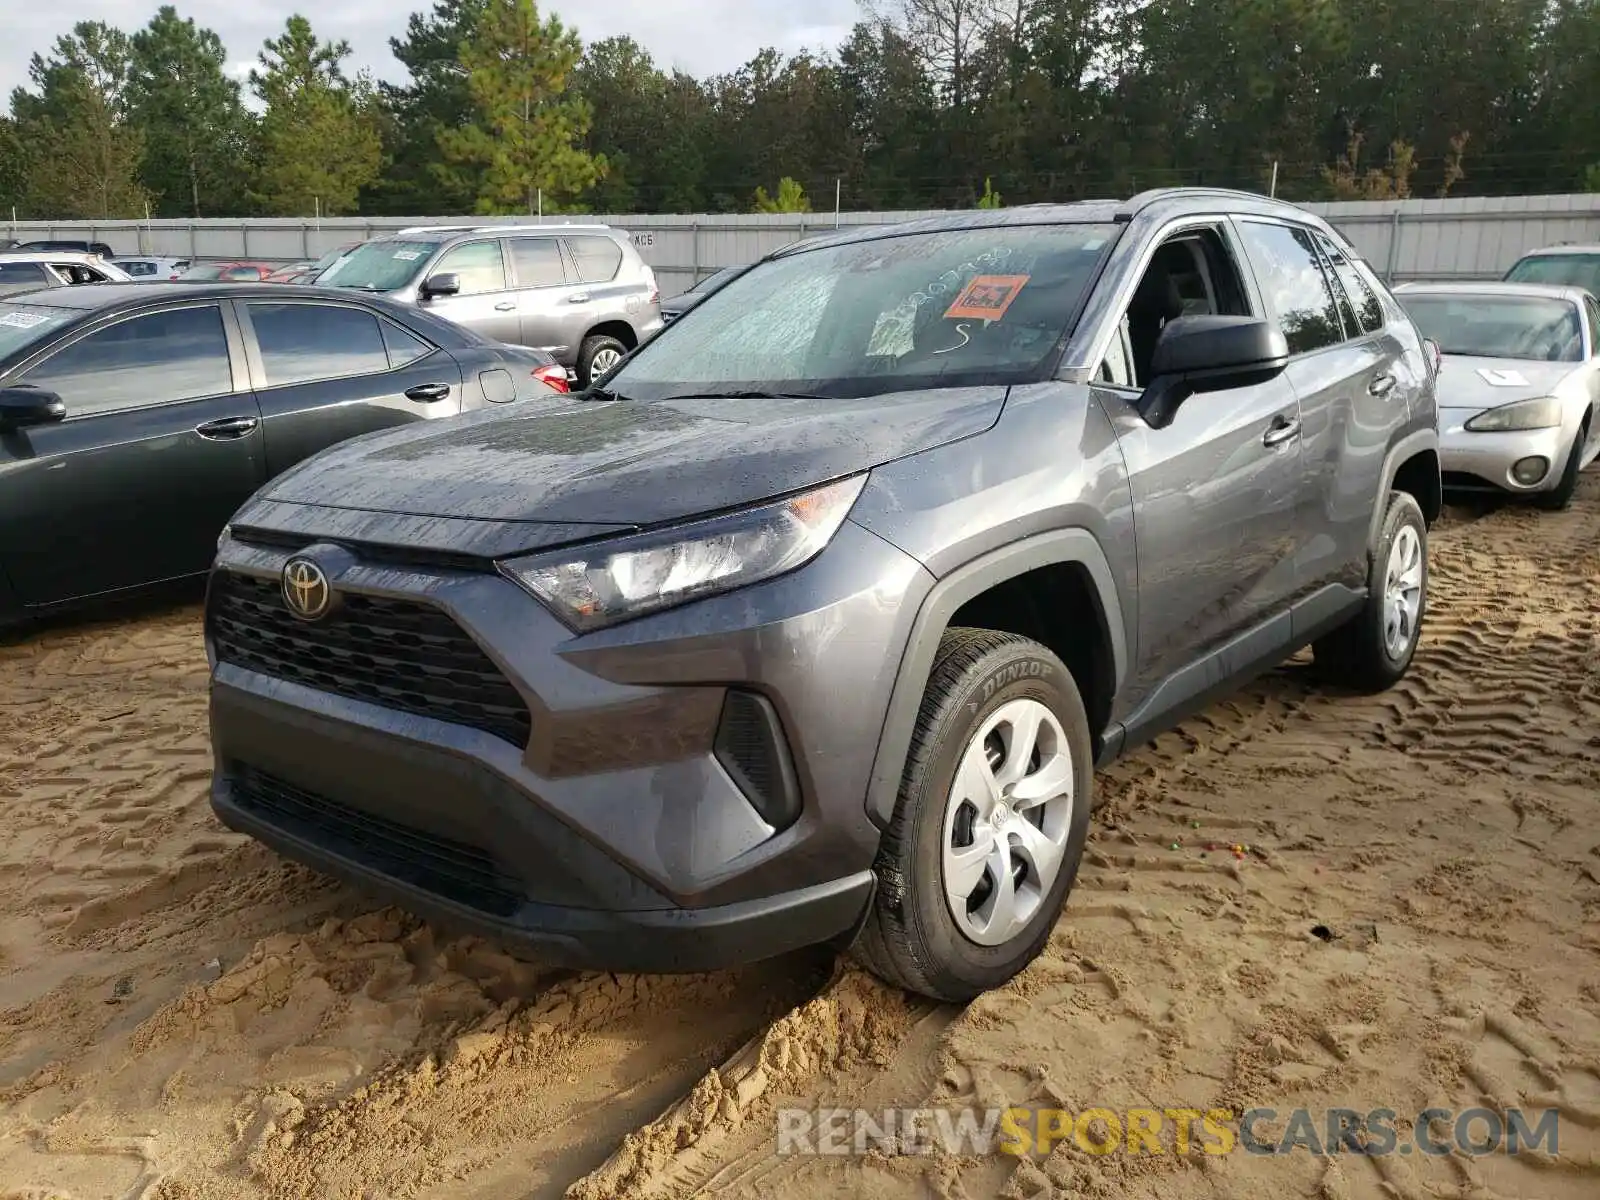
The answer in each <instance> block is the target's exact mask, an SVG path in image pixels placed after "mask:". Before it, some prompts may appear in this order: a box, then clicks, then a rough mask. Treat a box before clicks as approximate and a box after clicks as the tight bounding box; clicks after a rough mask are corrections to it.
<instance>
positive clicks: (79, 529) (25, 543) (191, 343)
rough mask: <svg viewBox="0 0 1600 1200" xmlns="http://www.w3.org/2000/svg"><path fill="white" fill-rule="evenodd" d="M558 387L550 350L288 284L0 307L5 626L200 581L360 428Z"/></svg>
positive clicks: (83, 292)
mask: <svg viewBox="0 0 1600 1200" xmlns="http://www.w3.org/2000/svg"><path fill="white" fill-rule="evenodd" d="M565 389H566V383H565V376H564V372H562V370H561V368H560V367H558V366H556V365H555V361H554V360H553V359H552V358H551V357H550V356H549V355H547V354H544V353H543V352H541V351H537V350H529V349H524V348H522V347H511V346H502V345H499V344H498V343H495V342H491V341H489V340H488V339H486V338H483V337H480V336H479V335H478V334H475V333H472V332H470V331H469V330H466V329H462V328H461V327H459V326H457V325H454V324H451V323H450V322H448V321H443V320H440V319H438V318H435V317H433V316H430V315H429V314H428V313H425V312H421V311H419V310H418V309H416V308H413V307H410V306H407V305H399V304H393V303H390V302H388V301H386V300H383V299H381V298H378V297H366V296H359V295H355V294H351V295H337V296H330V295H329V294H328V293H327V292H326V291H325V290H313V289H310V288H298V287H287V286H284V285H282V284H271V285H266V284H255V285H249V284H227V285H219V284H167V283H162V284H149V285H142V286H138V287H135V286H132V285H128V284H121V285H119V284H94V285H87V286H83V287H77V288H52V289H49V290H47V291H39V292H30V293H26V294H23V295H13V296H7V297H5V298H3V299H0V514H3V515H0V624H5V623H10V622H13V621H16V620H18V619H21V618H25V617H27V616H28V615H30V614H33V613H37V612H42V611H44V610H48V609H52V608H55V607H58V606H61V605H66V604H71V603H73V602H77V601H84V600H93V599H98V598H102V597H111V596H114V595H116V594H118V593H122V592H125V591H128V590H130V589H136V588H140V587H144V586H147V585H150V584H155V583H161V582H164V581H168V580H176V579H180V578H183V577H185V576H194V575H200V574H202V573H203V572H205V570H206V569H207V568H208V567H209V566H210V564H211V559H212V556H213V554H214V553H215V550H216V542H217V537H218V535H219V534H220V533H221V532H222V528H223V526H224V524H226V522H227V520H228V517H229V516H230V515H231V514H232V513H233V512H234V511H235V510H236V509H237V508H238V507H239V506H240V505H241V504H243V503H244V502H245V500H247V499H248V498H249V497H250V496H251V494H252V493H254V492H255V491H256V489H257V488H259V487H260V486H261V485H262V484H264V483H265V482H266V481H267V480H268V479H270V478H272V477H273V476H275V475H277V474H279V473H280V472H282V471H283V470H285V469H286V468H288V467H290V466H293V465H294V464H295V463H297V462H299V461H300V460H301V459H303V458H305V457H306V456H307V455H310V454H313V453H315V452H316V451H318V450H322V449H324V448H326V447H328V446H331V445H333V444H334V443H335V442H340V441H343V440H344V439H346V438H350V437H354V436H355V435H357V434H363V433H369V432H372V431H374V430H379V429H386V428H389V427H391V426H396V425H403V424H406V423H408V422H411V421H418V420H426V419H428V418H435V417H446V416H454V415H456V414H457V413H460V412H463V411H469V410H473V409H479V408H487V407H489V406H491V405H494V404H502V403H508V402H511V401H516V400H522V399H526V398H529V397H545V398H549V397H551V396H553V395H554V394H555V393H556V392H558V391H564V390H565Z"/></svg>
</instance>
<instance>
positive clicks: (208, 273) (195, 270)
mask: <svg viewBox="0 0 1600 1200" xmlns="http://www.w3.org/2000/svg"><path fill="white" fill-rule="evenodd" d="M227 269H228V268H227V267H190V268H189V269H188V270H187V271H185V272H184V273H183V277H184V278H185V279H221V278H222V273H223V272H224V271H226V270H227Z"/></svg>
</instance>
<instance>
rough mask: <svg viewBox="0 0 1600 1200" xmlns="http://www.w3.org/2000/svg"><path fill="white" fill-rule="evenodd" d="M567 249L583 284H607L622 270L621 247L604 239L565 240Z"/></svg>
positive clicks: (582, 238) (575, 238) (580, 238)
mask: <svg viewBox="0 0 1600 1200" xmlns="http://www.w3.org/2000/svg"><path fill="white" fill-rule="evenodd" d="M567 249H568V250H570V251H571V252H572V261H573V262H574V263H576V264H577V267H578V278H579V280H581V281H582V282H584V283H609V282H611V280H613V279H615V278H616V277H617V272H618V271H620V270H621V269H622V247H621V246H619V245H617V244H616V243H615V242H613V241H612V240H611V239H610V238H606V237H574V238H568V239H567Z"/></svg>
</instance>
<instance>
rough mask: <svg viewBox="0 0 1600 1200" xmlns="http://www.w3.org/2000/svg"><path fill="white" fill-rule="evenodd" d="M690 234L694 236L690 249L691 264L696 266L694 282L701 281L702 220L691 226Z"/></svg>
mask: <svg viewBox="0 0 1600 1200" xmlns="http://www.w3.org/2000/svg"><path fill="white" fill-rule="evenodd" d="M689 234H690V236H691V237H692V238H693V242H692V243H691V248H690V250H689V265H690V266H691V267H693V268H694V282H695V283H699V282H700V222H699V221H696V222H695V223H694V224H693V225H691V226H689Z"/></svg>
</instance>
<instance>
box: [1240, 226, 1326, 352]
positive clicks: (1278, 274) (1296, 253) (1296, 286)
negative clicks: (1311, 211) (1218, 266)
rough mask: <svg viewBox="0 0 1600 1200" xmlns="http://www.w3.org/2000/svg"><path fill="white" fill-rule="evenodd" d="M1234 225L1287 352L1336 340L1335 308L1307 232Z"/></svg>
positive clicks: (1308, 348) (1305, 350) (1315, 348)
mask: <svg viewBox="0 0 1600 1200" xmlns="http://www.w3.org/2000/svg"><path fill="white" fill-rule="evenodd" d="M1239 229H1240V232H1241V233H1242V234H1243V236H1244V243H1245V253H1246V254H1248V255H1249V256H1250V261H1251V262H1252V263H1253V264H1254V265H1255V269H1256V280H1257V281H1258V282H1259V283H1260V285H1261V291H1262V292H1263V294H1264V295H1265V296H1266V298H1267V303H1268V304H1269V305H1270V306H1271V308H1272V311H1273V313H1274V314H1276V316H1277V318H1278V323H1279V325H1281V326H1282V328H1283V336H1284V338H1285V340H1287V341H1288V343H1289V353H1290V354H1308V353H1310V352H1311V351H1313V350H1321V349H1323V348H1324V347H1326V346H1334V345H1337V344H1338V343H1339V342H1342V341H1343V340H1344V327H1343V326H1342V325H1341V324H1340V322H1339V309H1338V307H1337V305H1336V304H1335V303H1334V299H1333V292H1332V290H1330V288H1329V287H1328V280H1327V277H1326V276H1325V275H1324V274H1323V273H1322V265H1321V263H1319V262H1318V261H1317V251H1316V244H1315V243H1314V242H1313V241H1312V240H1311V231H1310V230H1308V229H1303V228H1301V227H1299V226H1296V225H1271V224H1267V223H1265V222H1262V221H1240V222H1239Z"/></svg>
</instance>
